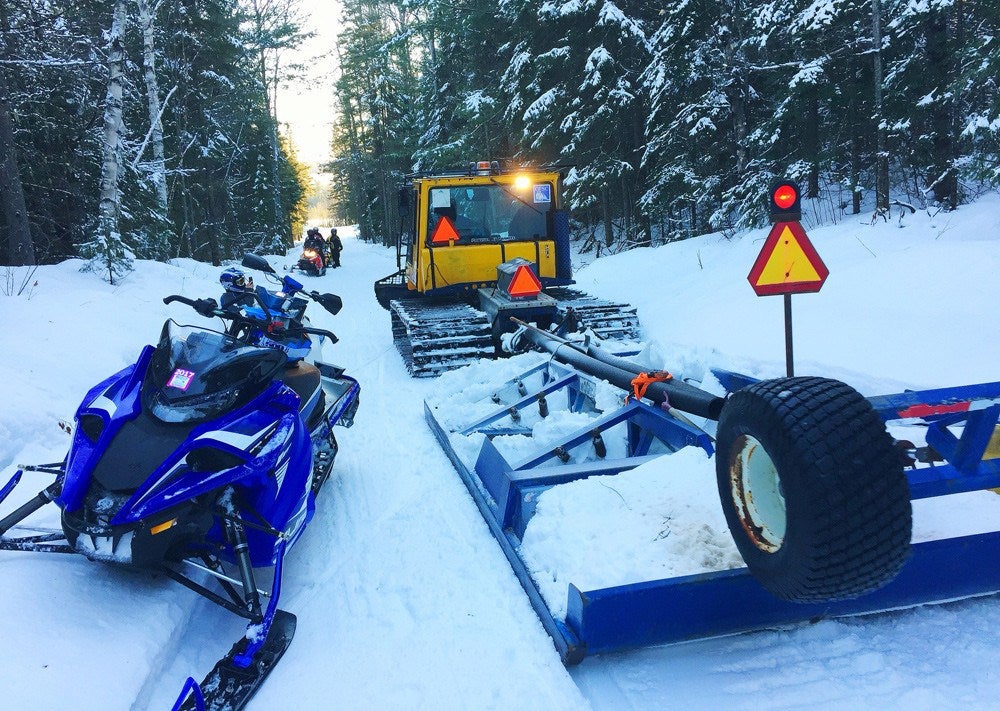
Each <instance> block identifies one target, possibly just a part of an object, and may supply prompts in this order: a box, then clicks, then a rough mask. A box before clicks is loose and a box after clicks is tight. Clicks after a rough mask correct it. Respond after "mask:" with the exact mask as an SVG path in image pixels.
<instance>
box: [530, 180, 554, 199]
mask: <svg viewBox="0 0 1000 711" xmlns="http://www.w3.org/2000/svg"><path fill="white" fill-rule="evenodd" d="M533 195H534V199H535V202H552V186H551V185H549V184H548V183H542V184H541V185H536V186H534V191H533Z"/></svg>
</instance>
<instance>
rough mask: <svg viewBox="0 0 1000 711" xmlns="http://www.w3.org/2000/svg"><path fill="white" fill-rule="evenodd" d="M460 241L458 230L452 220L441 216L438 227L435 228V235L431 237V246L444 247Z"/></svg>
mask: <svg viewBox="0 0 1000 711" xmlns="http://www.w3.org/2000/svg"><path fill="white" fill-rule="evenodd" d="M457 241H458V230H456V229H455V225H454V223H453V222H452V221H451V219H450V218H448V217H446V216H445V215H441V217H440V218H439V219H438V223H437V225H435V226H434V233H433V234H432V235H431V244H436V245H442V244H448V243H449V242H457Z"/></svg>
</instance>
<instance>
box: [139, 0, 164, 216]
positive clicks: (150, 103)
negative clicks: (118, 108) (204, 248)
mask: <svg viewBox="0 0 1000 711" xmlns="http://www.w3.org/2000/svg"><path fill="white" fill-rule="evenodd" d="M137 4H138V6H139V28H140V29H141V30H142V69H143V74H142V76H143V80H144V81H145V83H146V103H147V108H148V110H149V126H150V140H149V144H150V150H151V151H152V152H153V172H152V175H151V178H152V181H153V185H154V187H155V188H156V201H157V203H158V204H159V206H160V211H161V212H162V213H163V215H164V216H166V214H167V171H166V164H165V162H164V159H163V123H162V122H161V120H160V88H159V84H158V83H157V81H156V48H155V45H154V39H155V38H154V32H153V25H154V21H155V16H156V10H157V8H159V6H160V3H159V2H157V3H156V5H154V6H152V7H150V4H149V0H137Z"/></svg>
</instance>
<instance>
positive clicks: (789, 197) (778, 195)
mask: <svg viewBox="0 0 1000 711" xmlns="http://www.w3.org/2000/svg"><path fill="white" fill-rule="evenodd" d="M797 197H798V193H797V191H796V190H795V188H793V187H792V186H791V185H782V186H780V187H778V189H777V190H775V191H774V204H775V205H777V206H778V207H780V208H781V209H782V210H787V209H788V208H790V207H791V206H792V205H794V204H795V199H796V198H797Z"/></svg>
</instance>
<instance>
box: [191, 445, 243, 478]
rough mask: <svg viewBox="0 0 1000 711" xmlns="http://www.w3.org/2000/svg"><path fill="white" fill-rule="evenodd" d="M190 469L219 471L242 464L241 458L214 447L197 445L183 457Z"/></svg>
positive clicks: (208, 471)
mask: <svg viewBox="0 0 1000 711" xmlns="http://www.w3.org/2000/svg"><path fill="white" fill-rule="evenodd" d="M184 461H185V462H187V465H188V466H189V467H191V471H193V472H199V473H211V472H221V471H222V470H224V469H232V468H233V467H238V466H240V465H241V464H243V458H242V457H238V456H236V455H235V454H232V453H230V452H225V451H223V450H221V449H216V448H215V447H199V448H198V449H196V450H194V451H192V452H189V453H188V455H187V457H185V458H184Z"/></svg>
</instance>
